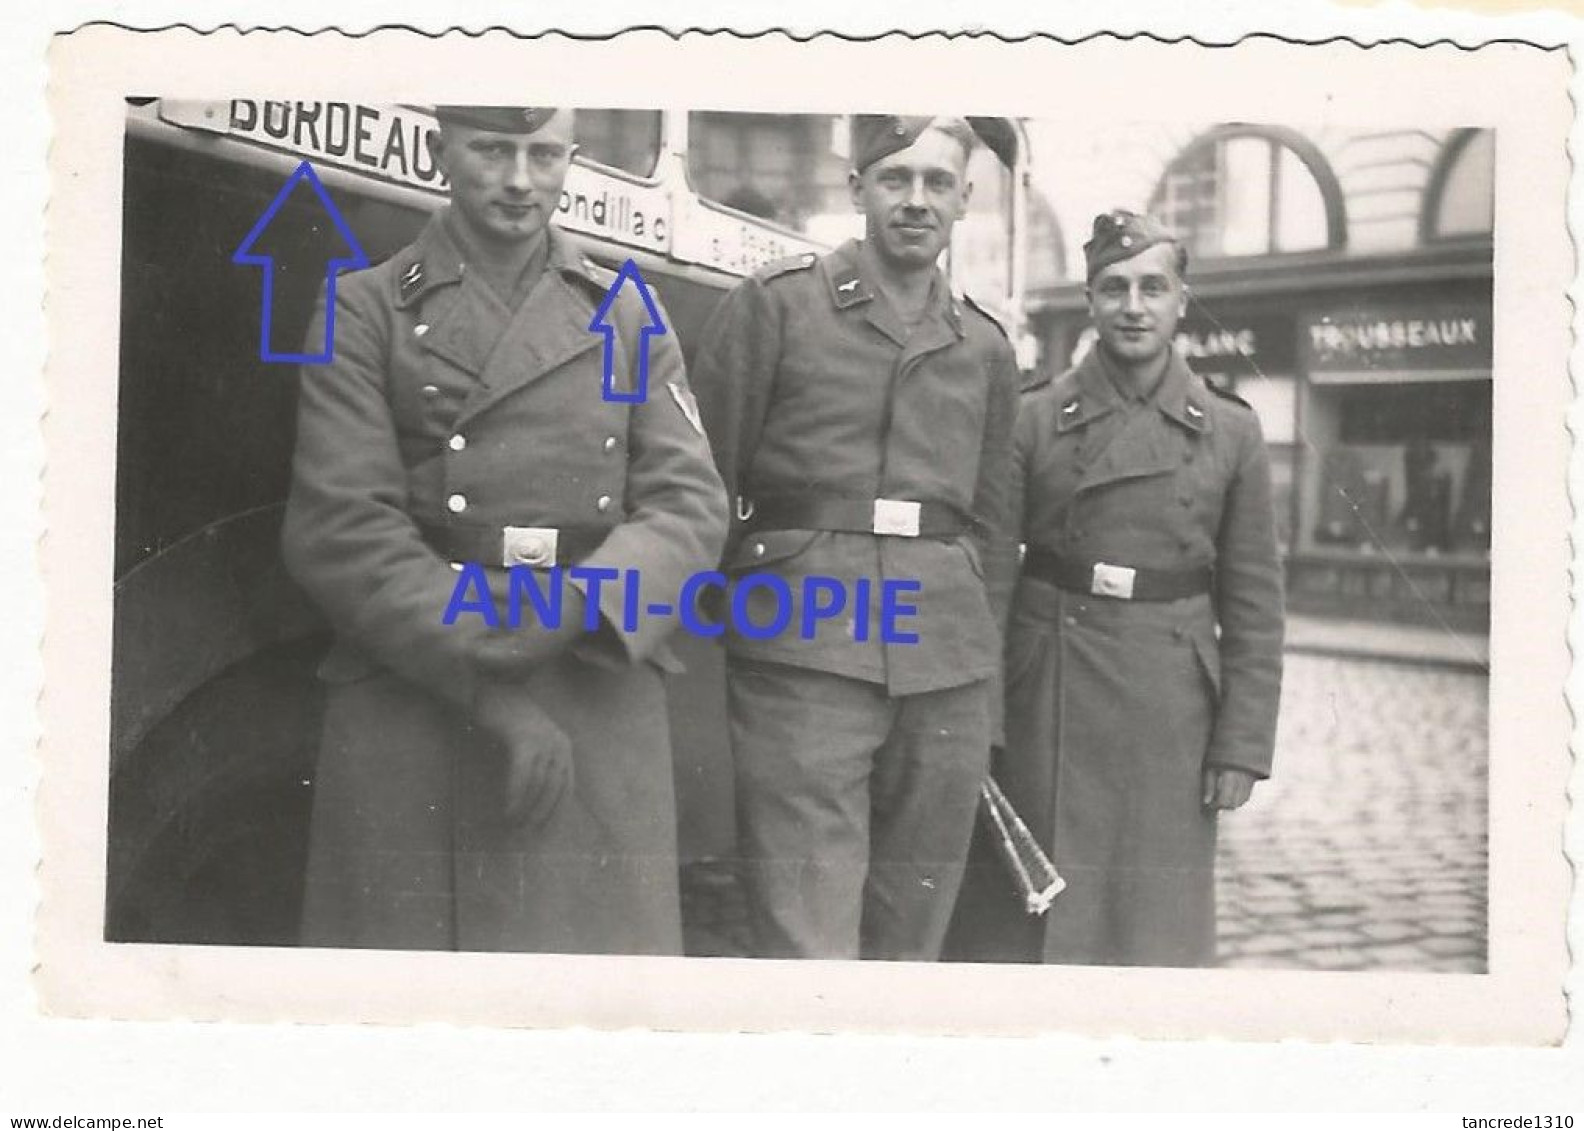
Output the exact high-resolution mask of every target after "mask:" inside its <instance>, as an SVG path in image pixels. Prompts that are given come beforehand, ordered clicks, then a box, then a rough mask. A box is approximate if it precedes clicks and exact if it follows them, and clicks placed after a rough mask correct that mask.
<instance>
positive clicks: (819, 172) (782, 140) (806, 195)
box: [688, 111, 855, 240]
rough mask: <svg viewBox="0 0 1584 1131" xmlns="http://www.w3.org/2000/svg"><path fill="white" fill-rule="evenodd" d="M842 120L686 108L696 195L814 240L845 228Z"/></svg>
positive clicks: (848, 215)
mask: <svg viewBox="0 0 1584 1131" xmlns="http://www.w3.org/2000/svg"><path fill="white" fill-rule="evenodd" d="M845 139H846V122H845V121H844V120H842V119H840V118H838V117H835V116H833V115H828V114H743V113H729V112H721V111H699V112H695V113H692V114H689V115H688V178H689V180H690V181H691V182H692V185H693V188H694V190H695V191H696V192H698V194H699V195H700V196H702V197H704V198H705V199H707V200H711V201H714V202H715V203H716V204H724V205H726V206H727V207H730V208H735V209H737V210H738V211H740V212H746V213H747V214H749V215H750V216H757V217H758V218H760V219H762V220H770V221H773V222H775V223H777V224H781V225H783V226H785V227H788V228H791V229H793V230H794V231H798V232H803V233H806V234H807V235H809V236H812V237H813V238H815V239H818V240H833V237H834V238H835V239H839V238H842V237H844V236H846V235H849V234H852V233H851V229H852V222H853V220H854V219H855V217H854V215H853V208H852V201H851V197H850V196H849V195H848V192H847V158H846V156H845Z"/></svg>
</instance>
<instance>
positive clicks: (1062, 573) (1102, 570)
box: [1023, 546, 1213, 601]
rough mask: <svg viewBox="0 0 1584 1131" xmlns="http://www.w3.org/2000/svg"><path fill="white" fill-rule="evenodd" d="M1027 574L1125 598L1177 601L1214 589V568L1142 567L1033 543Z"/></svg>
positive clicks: (1081, 590)
mask: <svg viewBox="0 0 1584 1131" xmlns="http://www.w3.org/2000/svg"><path fill="white" fill-rule="evenodd" d="M1023 573H1024V576H1026V577H1034V578H1038V579H1039V580H1040V581H1046V582H1049V583H1050V584H1052V585H1054V586H1056V587H1057V588H1059V589H1067V590H1070V591H1072V592H1074V593H1087V594H1089V595H1090V596H1092V597H1114V598H1117V599H1119V600H1123V601H1176V600H1179V599H1181V598H1183V597H1196V596H1198V595H1199V594H1200V593H1208V592H1210V583H1211V579H1212V576H1213V571H1212V570H1211V568H1210V567H1209V566H1200V567H1199V568H1197V569H1142V568H1136V567H1132V566H1123V565H1116V564H1115V563H1112V562H1102V561H1098V560H1096V559H1094V558H1069V557H1064V556H1063V555H1061V554H1053V553H1051V552H1050V551H1049V550H1042V549H1040V548H1039V547H1038V546H1030V547H1029V548H1028V549H1027V550H1026V551H1025V552H1024V554H1023Z"/></svg>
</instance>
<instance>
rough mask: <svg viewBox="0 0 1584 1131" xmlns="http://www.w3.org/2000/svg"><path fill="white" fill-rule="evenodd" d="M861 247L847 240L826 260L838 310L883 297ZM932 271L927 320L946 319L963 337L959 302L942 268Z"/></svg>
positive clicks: (827, 285)
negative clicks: (861, 252)
mask: <svg viewBox="0 0 1584 1131" xmlns="http://www.w3.org/2000/svg"><path fill="white" fill-rule="evenodd" d="M861 246H862V245H861V243H860V241H858V240H848V241H847V242H846V243H844V244H842V245H841V246H840V247H838V248H837V249H836V250H835V251H833V252H831V253H830V254H829V255H827V256H826V257H825V285H826V288H827V289H828V290H829V292H830V299H831V303H832V305H834V306H835V307H836V309H838V310H846V309H847V308H849V307H853V306H859V305H862V304H863V303H870V302H874V301H875V299H876V298H877V297H879V295H880V288H879V287H878V285H876V283H875V282H874V280H873V278H871V277H870V275H869V273H868V272H867V271H866V270H865V269H864V264H863V256H862V255H861V254H860V248H861ZM933 270H934V277H933V278H932V280H931V286H930V297H929V301H928V302H927V303H926V305H925V310H924V321H925V322H928V321H930V320H931V319H936V318H939V319H944V320H945V322H946V323H947V324H948V325H949V326H950V327H951V328H952V331H953V332H954V333H955V334H956V335H957V336H958V337H959V338H960V337H962V336H963V323H962V310H961V307H960V306H959V299H958V298H957V297H955V296H954V295H953V294H952V292H951V289H950V287H948V286H947V284H946V279H945V277H944V276H943V275H942V274H941V272H940V269H939V268H938V267H937V268H934V269H933ZM886 305H889V304H886ZM921 324H922V323H921Z"/></svg>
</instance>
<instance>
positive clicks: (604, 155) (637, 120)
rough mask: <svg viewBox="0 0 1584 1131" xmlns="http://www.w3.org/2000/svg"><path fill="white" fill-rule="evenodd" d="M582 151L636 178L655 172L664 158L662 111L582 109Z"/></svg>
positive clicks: (578, 130) (579, 125)
mask: <svg viewBox="0 0 1584 1131" xmlns="http://www.w3.org/2000/svg"><path fill="white" fill-rule="evenodd" d="M576 139H577V145H578V154H579V156H582V157H587V158H589V159H590V160H593V161H598V162H599V163H600V164H602V165H609V166H610V167H611V168H613V169H620V170H622V172H624V173H631V174H633V175H634V176H636V177H649V176H653V175H654V171H655V164H656V162H658V161H659V159H660V111H658V110H579V111H578V112H577V127H576Z"/></svg>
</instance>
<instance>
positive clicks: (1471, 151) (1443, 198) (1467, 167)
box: [1420, 130, 1496, 242]
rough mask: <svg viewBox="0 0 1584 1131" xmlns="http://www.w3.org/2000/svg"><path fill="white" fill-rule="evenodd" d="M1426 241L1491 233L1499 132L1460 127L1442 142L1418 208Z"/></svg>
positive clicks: (1422, 234)
mask: <svg viewBox="0 0 1584 1131" xmlns="http://www.w3.org/2000/svg"><path fill="white" fill-rule="evenodd" d="M1420 215H1421V216H1422V221H1421V223H1420V235H1421V237H1422V238H1423V239H1424V240H1425V241H1426V242H1429V241H1432V240H1447V239H1466V238H1467V237H1469V236H1488V235H1490V233H1491V230H1492V228H1493V227H1494V224H1495V218H1496V134H1495V133H1494V132H1493V131H1491V130H1458V131H1457V132H1456V133H1454V134H1453V135H1452V136H1451V137H1450V138H1448V139H1447V143H1446V144H1445V145H1444V146H1442V148H1441V155H1440V156H1439V157H1438V158H1437V159H1436V163H1435V167H1434V168H1433V169H1431V171H1430V180H1429V181H1428V182H1427V183H1426V185H1425V205H1424V209H1423V211H1422V212H1421V213H1420Z"/></svg>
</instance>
